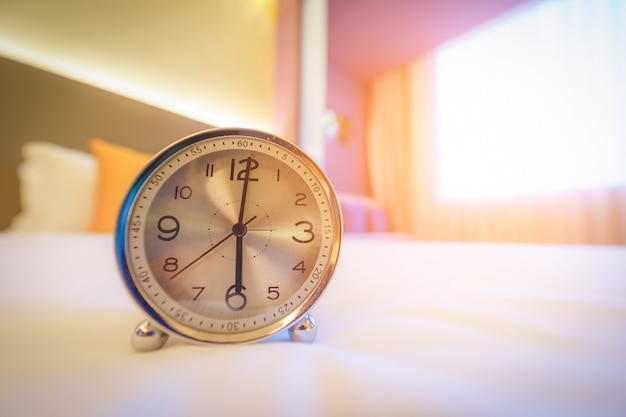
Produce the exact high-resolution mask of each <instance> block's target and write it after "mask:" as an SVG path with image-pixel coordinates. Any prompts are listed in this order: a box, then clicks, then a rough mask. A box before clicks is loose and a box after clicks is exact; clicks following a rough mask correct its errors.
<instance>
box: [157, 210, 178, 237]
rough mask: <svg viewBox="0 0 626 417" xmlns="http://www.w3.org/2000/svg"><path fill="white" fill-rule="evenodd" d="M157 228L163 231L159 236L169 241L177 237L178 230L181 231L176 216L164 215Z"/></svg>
mask: <svg viewBox="0 0 626 417" xmlns="http://www.w3.org/2000/svg"><path fill="white" fill-rule="evenodd" d="M157 228H158V229H159V232H161V234H158V235H157V237H158V238H159V239H161V240H163V241H166V242H169V241H170V240H174V239H176V236H178V232H180V223H179V222H178V219H177V218H176V217H174V216H169V215H168V216H163V217H161V218H160V219H159V222H158V223H157Z"/></svg>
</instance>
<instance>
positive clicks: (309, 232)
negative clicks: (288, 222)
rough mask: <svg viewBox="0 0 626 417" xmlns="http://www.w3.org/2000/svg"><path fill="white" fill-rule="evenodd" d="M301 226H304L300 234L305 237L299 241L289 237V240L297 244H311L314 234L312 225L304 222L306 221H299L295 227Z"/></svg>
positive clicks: (294, 237)
mask: <svg viewBox="0 0 626 417" xmlns="http://www.w3.org/2000/svg"><path fill="white" fill-rule="evenodd" d="M301 225H304V226H305V227H304V229H303V230H302V233H304V235H305V237H303V238H302V239H300V238H298V237H296V236H291V238H292V239H293V240H295V241H296V242H298V243H309V242H313V239H315V233H313V223H311V222H309V221H306V220H300V221H299V222H297V223H296V226H301Z"/></svg>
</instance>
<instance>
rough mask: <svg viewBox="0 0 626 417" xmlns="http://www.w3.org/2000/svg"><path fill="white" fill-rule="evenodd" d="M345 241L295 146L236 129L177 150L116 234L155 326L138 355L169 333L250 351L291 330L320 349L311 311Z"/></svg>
mask: <svg viewBox="0 0 626 417" xmlns="http://www.w3.org/2000/svg"><path fill="white" fill-rule="evenodd" d="M342 234H343V230H342V216H341V209H340V205H339V202H338V199H337V195H336V193H335V191H334V190H333V187H332V185H331V183H330V181H329V180H328V178H327V177H326V175H325V174H324V172H323V171H322V169H320V167H319V166H318V165H317V164H316V163H315V162H314V161H313V160H312V159H311V158H310V157H309V156H307V155H306V153H305V152H304V151H302V150H301V149H300V148H299V147H297V146H296V145H294V144H292V143H290V142H288V141H286V140H283V139H281V138H279V137H277V136H274V135H272V134H269V133H265V132H261V131H257V130H251V129H237V128H221V129H212V130H207V131H203V132H199V133H196V134H193V135H191V136H188V137H185V138H183V139H180V140H178V141H177V142H175V143H173V144H172V145H170V146H168V147H167V148H165V149H163V150H162V151H161V152H159V153H158V154H157V155H156V156H155V157H154V158H153V159H152V160H151V161H150V162H149V163H148V165H147V166H146V167H145V168H144V169H143V171H142V172H141V173H140V174H139V175H138V177H137V179H136V180H135V181H134V183H133V184H132V186H131V187H130V190H129V192H128V194H127V196H126V198H125V200H124V202H123V204H122V207H121V210H120V214H119V218H118V222H117V227H116V231H115V246H116V255H117V262H118V266H119V269H120V271H121V275H122V278H123V281H124V283H125V284H126V286H127V288H128V290H129V292H130V294H131V295H132V297H133V298H134V299H135V301H136V302H137V303H138V304H139V306H140V307H141V308H142V309H143V311H144V312H145V313H146V315H147V316H148V317H147V319H146V320H144V321H142V322H141V323H139V325H138V326H137V327H136V328H135V331H134V332H133V337H132V342H133V346H134V347H135V349H137V350H139V351H145V350H154V349H158V348H160V347H161V346H162V345H163V344H164V343H165V341H166V340H167V337H168V336H169V335H174V336H176V337H179V338H182V339H184V340H186V341H191V342H197V343H207V344H208V343H245V342H252V341H257V340H261V339H264V338H268V337H270V336H272V335H275V334H277V333H279V332H281V331H283V330H285V329H287V328H289V335H290V337H291V339H292V340H295V341H304V342H312V341H313V339H314V338H315V335H316V332H317V327H316V324H315V320H314V319H313V317H311V316H310V315H309V314H308V313H307V312H308V311H309V310H310V308H311V306H313V304H314V303H315V302H316V301H317V300H318V299H319V297H320V296H321V295H322V293H323V292H324V290H325V289H326V287H327V285H328V283H329V281H330V280H331V277H332V275H333V272H334V270H335V267H336V265H337V261H338V258H339V253H340V248H341V242H342Z"/></svg>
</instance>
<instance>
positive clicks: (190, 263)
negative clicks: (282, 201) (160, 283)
mask: <svg viewBox="0 0 626 417" xmlns="http://www.w3.org/2000/svg"><path fill="white" fill-rule="evenodd" d="M256 218H257V216H254V217H252V218H251V219H250V220H248V221H247V222H245V223H244V225H247V224H248V223H250V222H252V221H253V220H254V219H256ZM234 234H235V232H231V233H230V234H229V235H228V236H226V237H225V238H224V239H222V240H220V241H219V242H217V243H216V244H215V245H213V246H211V247H210V248H209V250H207V251H205V252H204V253H203V254H202V255H200V256H198V257H197V258H196V259H194V260H193V261H191V262H189V263H188V264H187V265H186V266H185V267H184V268H182V269H179V270H178V272H176V273H175V274H174V275H172V276H171V277H170V280H172V279H174V278H176V277H177V276H178V275H180V274H181V273H183V272H184V271H186V270H187V269H189V267H191V266H192V265H193V264H195V263H196V262H198V261H199V260H200V259H202V258H203V257H204V256H206V255H208V254H209V253H210V252H211V251H212V250H213V249H215V248H217V247H218V246H219V245H221V244H222V243H224V242H226V241H227V240H228V239H229V238H230V237H231V236H233V235H234Z"/></svg>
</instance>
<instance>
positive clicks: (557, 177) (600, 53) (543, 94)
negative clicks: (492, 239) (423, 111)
mask: <svg viewBox="0 0 626 417" xmlns="http://www.w3.org/2000/svg"><path fill="white" fill-rule="evenodd" d="M435 60H436V91H437V95H436V97H437V103H436V106H437V129H438V138H439V141H438V181H439V191H440V194H441V197H443V198H446V199H463V198H476V197H493V196H503V195H512V194H525V193H537V192H547V191H556V190H568V189H585V188H598V187H611V186H616V185H623V184H626V1H622V0H594V1H589V0H546V1H543V2H540V3H534V2H533V3H531V4H530V5H526V6H525V7H521V8H518V9H516V10H515V11H514V12H512V13H508V14H506V15H504V16H503V17H502V18H499V19H497V20H495V21H492V22H490V23H488V24H486V25H483V26H482V27H481V28H479V29H477V30H475V31H472V32H470V33H469V34H467V35H465V36H463V37H461V38H458V39H456V40H454V41H452V42H450V43H448V44H446V45H444V46H442V47H441V48H440V49H439V50H438V51H437V52H436V56H435Z"/></svg>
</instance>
